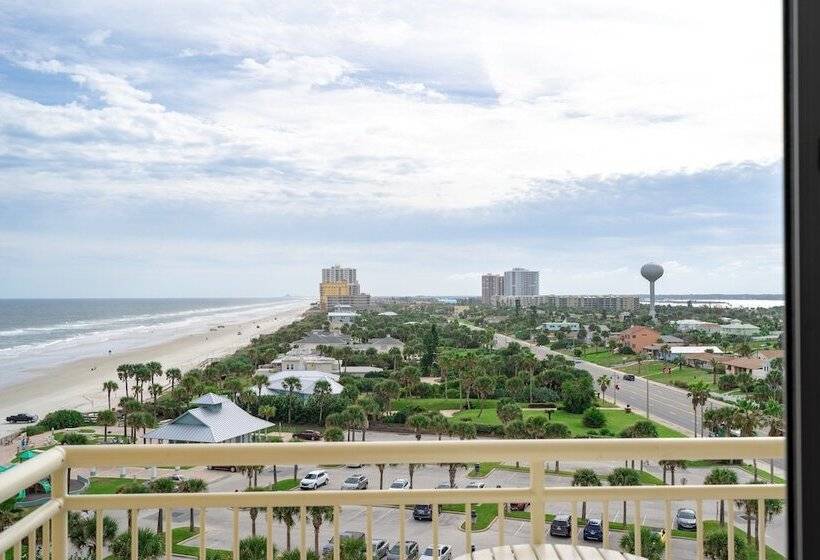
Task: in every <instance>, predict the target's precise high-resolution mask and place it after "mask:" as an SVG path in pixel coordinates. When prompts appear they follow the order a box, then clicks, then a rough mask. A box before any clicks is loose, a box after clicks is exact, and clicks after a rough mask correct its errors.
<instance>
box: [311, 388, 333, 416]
mask: <svg viewBox="0 0 820 560" xmlns="http://www.w3.org/2000/svg"><path fill="white" fill-rule="evenodd" d="M331 393H332V387H331V386H330V381H328V380H327V379H320V380H319V381H317V382H316V384H315V385H314V386H313V397H314V398H315V399H316V405H317V406H318V407H319V424H321V423H322V418H323V415H324V412H325V406H326V404H327V398H328V396H329V395H330V394H331Z"/></svg>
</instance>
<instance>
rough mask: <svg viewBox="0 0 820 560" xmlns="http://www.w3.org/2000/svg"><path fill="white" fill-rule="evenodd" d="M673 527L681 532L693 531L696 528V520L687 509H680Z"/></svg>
mask: <svg viewBox="0 0 820 560" xmlns="http://www.w3.org/2000/svg"><path fill="white" fill-rule="evenodd" d="M675 525H676V526H677V528H678V529H680V530H681V531H695V530H697V528H698V518H697V516H696V515H695V512H694V511H693V510H691V509H689V508H680V509H679V510H678V513H677V514H676V515H675Z"/></svg>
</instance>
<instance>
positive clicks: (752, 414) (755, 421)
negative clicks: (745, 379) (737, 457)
mask: <svg viewBox="0 0 820 560" xmlns="http://www.w3.org/2000/svg"><path fill="white" fill-rule="evenodd" d="M735 405H736V406H735V411H734V415H733V417H732V424H734V426H735V427H736V428H737V429H738V430H740V436H741V437H752V436H754V435H755V432H756V431H757V429H758V428H759V427H760V426H761V424H762V423H763V413H762V412H761V411H760V407H759V406H758V405H757V403H755V402H754V401H750V400H747V399H741V400H739V401H737V402H736V403H735ZM752 466H753V468H754V481H755V482H757V458H756V457H753V458H752Z"/></svg>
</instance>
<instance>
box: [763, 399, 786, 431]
mask: <svg viewBox="0 0 820 560" xmlns="http://www.w3.org/2000/svg"><path fill="white" fill-rule="evenodd" d="M763 416H764V418H765V422H766V423H767V424H768V425H769V436H782V435H783V404H782V403H779V402H778V401H776V400H774V399H769V400H768V401H766V404H765V405H763Z"/></svg>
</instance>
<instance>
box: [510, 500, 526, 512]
mask: <svg viewBox="0 0 820 560" xmlns="http://www.w3.org/2000/svg"><path fill="white" fill-rule="evenodd" d="M528 507H530V503H529V502H512V503H510V511H527V508H528Z"/></svg>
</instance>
